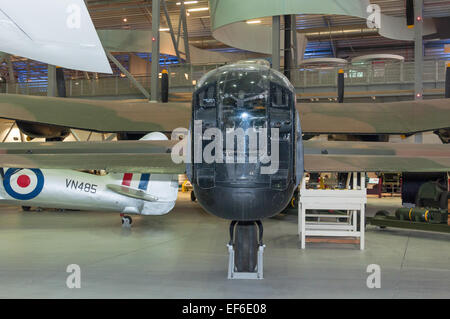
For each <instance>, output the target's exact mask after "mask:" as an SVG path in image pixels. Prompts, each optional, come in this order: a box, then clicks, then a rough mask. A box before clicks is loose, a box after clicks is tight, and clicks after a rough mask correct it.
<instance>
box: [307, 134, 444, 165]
mask: <svg viewBox="0 0 450 319" xmlns="http://www.w3.org/2000/svg"><path fill="white" fill-rule="evenodd" d="M304 152H305V171H307V172H449V171H450V145H449V144H398V143H380V142H368V143H361V142H319V141H305V142H304Z"/></svg>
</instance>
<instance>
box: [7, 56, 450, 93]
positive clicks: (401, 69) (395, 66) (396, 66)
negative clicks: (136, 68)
mask: <svg viewBox="0 0 450 319" xmlns="http://www.w3.org/2000/svg"><path fill="white" fill-rule="evenodd" d="M445 65H446V61H445V60H430V61H425V62H424V73H423V81H424V83H438V82H444V81H445ZM219 66H220V65H216V64H210V65H186V64H184V65H173V66H169V67H168V74H169V87H170V89H172V90H173V91H178V92H190V91H193V89H194V86H195V84H196V83H197V81H198V80H199V79H200V78H201V77H202V76H203V75H204V74H206V73H207V72H208V71H211V70H213V69H215V68H217V67H219ZM339 69H340V67H301V68H295V69H292V70H291V82H292V84H293V85H294V87H296V88H298V89H300V88H301V89H307V88H314V87H335V86H337V73H338V70H339ZM343 69H344V71H345V85H346V87H349V86H350V87H351V86H360V85H376V84H411V83H414V62H395V63H382V64H371V63H370V64H351V65H347V66H346V67H344V68H343ZM134 78H135V79H136V80H137V81H138V82H139V83H141V84H142V86H143V87H144V88H146V89H147V90H149V91H150V81H151V77H150V76H147V75H142V76H140V75H135V76H134ZM0 92H4V93H15V94H31V95H46V94H47V82H46V81H45V80H44V81H33V82H21V83H15V84H11V83H1V84H0ZM66 94H67V96H68V97H82V96H115V95H140V94H141V92H140V91H139V90H138V89H137V88H136V87H135V86H134V85H133V83H132V81H130V80H129V79H128V78H127V77H121V76H110V77H101V78H98V79H70V80H67V81H66Z"/></svg>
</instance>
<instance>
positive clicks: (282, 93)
mask: <svg viewBox="0 0 450 319" xmlns="http://www.w3.org/2000/svg"><path fill="white" fill-rule="evenodd" d="M270 91H271V94H270V99H271V101H270V103H271V106H272V107H276V108H285V109H287V108H289V102H290V101H289V99H290V96H291V92H290V91H288V90H287V89H286V88H284V87H282V86H280V85H278V84H276V83H271V84H270Z"/></svg>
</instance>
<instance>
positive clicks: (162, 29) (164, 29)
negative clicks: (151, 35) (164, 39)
mask: <svg viewBox="0 0 450 319" xmlns="http://www.w3.org/2000/svg"><path fill="white" fill-rule="evenodd" d="M159 31H170V29H169V28H159Z"/></svg>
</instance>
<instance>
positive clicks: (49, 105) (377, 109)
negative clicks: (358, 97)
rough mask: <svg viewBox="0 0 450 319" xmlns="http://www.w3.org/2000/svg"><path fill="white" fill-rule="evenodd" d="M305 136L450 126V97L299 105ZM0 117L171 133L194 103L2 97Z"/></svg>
mask: <svg viewBox="0 0 450 319" xmlns="http://www.w3.org/2000/svg"><path fill="white" fill-rule="evenodd" d="M297 110H298V111H299V114H300V119H301V124H302V129H303V133H305V134H332V133H336V134H411V133H416V132H423V131H431V130H436V129H441V128H448V127H450V99H442V100H438V99H437V100H424V101H406V102H390V103H343V104H339V103H321V104H319V103H309V104H300V103H298V104H297ZM0 118H6V119H12V120H22V121H27V122H36V123H45V124H53V125H59V126H66V127H71V128H78V129H84V130H91V131H97V132H136V133H146V132H152V131H162V132H170V131H172V130H173V129H175V128H178V127H185V128H187V127H189V120H190V118H191V106H190V103H149V102H148V101H145V100H133V101H130V100H122V101H121V100H114V101H108V100H87V99H73V98H55V97H42V96H28V95H16V94H0Z"/></svg>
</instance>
